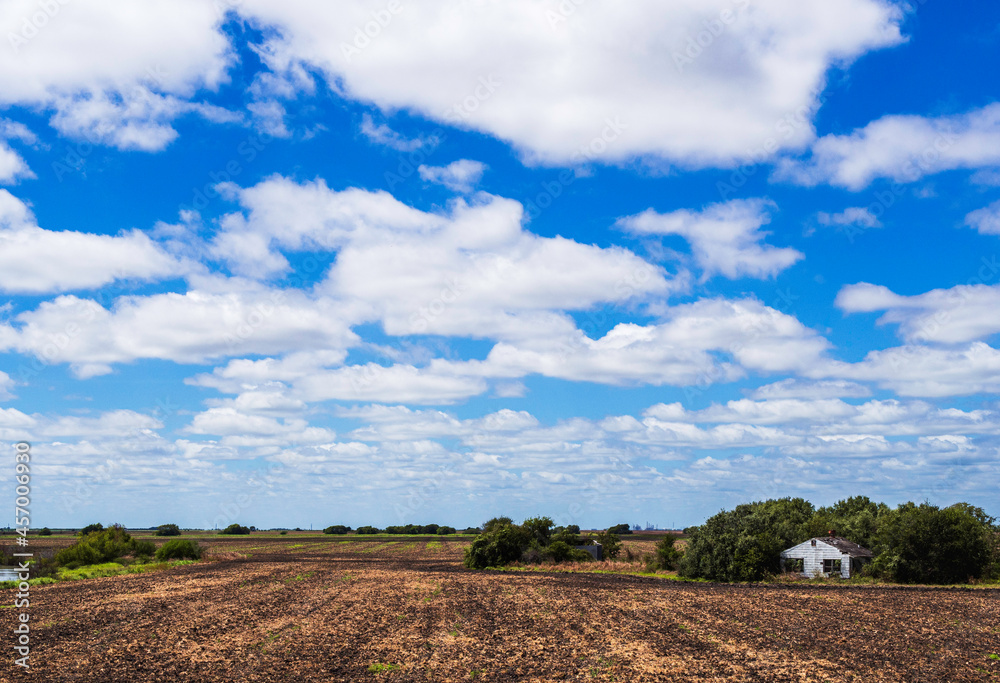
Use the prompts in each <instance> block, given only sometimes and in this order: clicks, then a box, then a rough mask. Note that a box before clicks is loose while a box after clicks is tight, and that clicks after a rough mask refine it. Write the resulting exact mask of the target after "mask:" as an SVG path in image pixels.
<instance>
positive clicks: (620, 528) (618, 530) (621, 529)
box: [608, 524, 632, 536]
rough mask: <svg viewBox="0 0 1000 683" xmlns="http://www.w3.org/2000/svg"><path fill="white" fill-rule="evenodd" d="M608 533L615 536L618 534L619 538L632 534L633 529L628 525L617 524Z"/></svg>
mask: <svg viewBox="0 0 1000 683" xmlns="http://www.w3.org/2000/svg"><path fill="white" fill-rule="evenodd" d="M608 531H609V532H611V533H613V534H618V535H619V536H625V535H627V534H630V533H632V527H630V526H629V525H628V524H615V525H614V526H613V527H611V528H610V529H608Z"/></svg>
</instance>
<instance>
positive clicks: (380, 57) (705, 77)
mask: <svg viewBox="0 0 1000 683" xmlns="http://www.w3.org/2000/svg"><path fill="white" fill-rule="evenodd" d="M238 11H239V12H240V13H241V14H243V15H244V16H252V17H254V18H255V19H256V20H257V21H259V22H261V23H263V24H265V25H268V26H273V27H275V29H276V31H275V33H274V35H273V36H269V37H268V38H266V42H267V44H268V49H269V50H271V51H273V52H284V53H286V54H287V55H288V59H299V60H301V61H303V62H305V63H308V64H310V65H312V66H313V67H315V68H316V69H319V70H321V71H322V72H323V73H325V75H326V78H327V80H328V82H329V83H330V84H331V85H333V86H334V87H335V88H337V89H338V90H339V91H341V92H343V93H344V94H345V95H347V96H348V97H351V98H353V99H356V100H360V101H363V102H369V103H373V104H375V105H377V106H379V107H380V108H382V109H383V110H386V111H393V110H397V109H407V110H410V111H412V112H416V113H419V114H421V115H423V116H426V117H428V118H431V119H434V120H438V121H442V122H446V123H449V124H452V125H457V126H460V127H464V128H470V129H474V130H478V131H482V132H485V133H489V134H491V135H494V136H496V137H498V138H501V139H503V140H507V141H509V142H511V143H512V144H513V145H515V146H516V147H517V148H518V149H520V150H521V151H522V153H523V155H524V156H525V158H527V159H529V160H532V161H538V162H542V163H553V164H566V163H574V162H578V161H580V160H586V159H601V160H607V161H618V160H623V159H627V158H629V157H631V156H634V155H651V156H657V157H661V158H664V159H667V160H670V161H676V162H679V163H683V164H689V165H695V166H700V165H710V164H722V165H728V164H732V163H734V162H735V161H737V160H741V159H746V158H748V155H750V154H751V152H750V151H748V150H754V149H762V148H764V146H765V144H766V143H767V142H768V141H770V142H773V143H776V146H778V147H782V148H797V147H800V146H802V145H804V144H806V143H808V142H809V141H810V139H811V138H812V135H813V131H812V128H811V126H810V125H808V124H807V125H804V126H791V125H788V124H787V122H786V125H785V128H782V127H781V123H782V121H783V120H784V119H786V118H789V117H792V116H793V115H794V114H795V113H796V112H799V111H802V110H806V111H811V110H813V109H815V107H816V105H817V101H816V93H817V91H818V89H819V86H821V84H822V83H823V79H824V77H825V74H826V72H827V70H828V69H829V67H830V66H831V65H832V64H834V63H843V62H846V61H850V60H851V59H853V58H855V57H857V56H859V55H861V54H864V53H865V52H867V51H869V50H872V49H877V48H880V47H884V46H888V45H894V44H896V43H898V42H900V40H901V36H900V34H899V28H898V23H899V21H900V18H901V13H900V12H899V10H898V9H897V8H895V7H894V6H892V5H890V4H888V3H881V2H875V1H874V0H847V1H846V2H842V3H839V4H838V5H837V7H836V8H834V7H832V6H830V5H829V4H828V3H824V2H820V1H819V0H807V1H805V2H803V1H802V0H797V1H794V0H763V1H762V2H755V3H753V4H752V5H751V4H750V3H742V2H738V3H735V4H734V3H730V2H712V3H703V2H702V3H673V4H670V5H667V6H664V5H663V4H662V3H658V2H655V0H644V1H643V2H639V3H633V4H631V5H630V6H629V7H628V9H627V10H625V11H623V10H622V8H620V7H611V6H607V5H604V4H602V3H583V4H577V5H576V6H575V7H574V11H573V12H572V15H571V16H565V15H560V14H559V8H558V7H555V6H553V5H549V4H545V3H537V2H532V1H531V0H512V1H510V2H504V3H493V4H483V3H476V4H469V3H466V2H462V1H461V0H450V1H448V2H419V3H418V4H417V5H416V6H414V5H402V6H400V9H399V11H398V12H392V11H391V10H389V9H387V8H386V6H385V5H384V4H378V3H375V2H355V3H338V4H325V3H306V2H302V3H274V2H269V1H267V0H244V2H242V3H240V5H239V8H238ZM723 14H724V15H725V17H726V18H727V19H728V20H729V21H728V23H727V24H726V25H724V26H723V29H724V30H723V31H722V32H721V33H720V35H718V37H714V38H712V44H711V45H710V46H708V47H707V48H704V49H703V50H701V51H700V52H701V54H698V55H696V57H695V58H694V59H693V60H692V59H688V61H689V62H690V64H687V63H685V64H683V65H682V64H680V61H681V60H682V59H683V57H684V55H685V52H686V51H689V50H690V49H691V48H690V45H691V44H692V43H696V38H697V37H698V36H699V34H700V33H701V32H702V31H704V30H705V25H706V22H713V21H715V22H718V23H719V24H720V26H721V25H722V23H721V21H720V16H722V15H723ZM379 16H381V17H382V21H381V23H380V22H379V21H377V18H378V17H379ZM553 17H555V19H553ZM560 18H561V19H563V20H565V21H560ZM512 45H515V46H517V55H518V58H517V59H510V58H509V55H510V50H511V46H512ZM735 110H738V111H739V112H740V115H739V116H738V117H733V116H732V112H733V111H735Z"/></svg>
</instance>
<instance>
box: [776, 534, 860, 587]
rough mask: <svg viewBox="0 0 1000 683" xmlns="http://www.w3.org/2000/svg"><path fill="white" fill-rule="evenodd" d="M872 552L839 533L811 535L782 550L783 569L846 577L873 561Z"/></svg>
mask: <svg viewBox="0 0 1000 683" xmlns="http://www.w3.org/2000/svg"><path fill="white" fill-rule="evenodd" d="M871 559H872V551H871V550H868V548H862V547H861V546H860V545H858V544H857V543H852V542H851V541H848V540H847V539H846V538H840V537H839V536H827V537H820V538H811V539H809V540H808V541H805V542H804V543H799V544H798V545H797V546H794V547H792V548H789V549H788V550H786V551H784V552H782V553H781V570H782V571H787V572H798V573H800V574H802V576H806V577H808V578H813V577H817V576H825V577H830V576H840V577H841V578H844V579H849V578H851V576H852V575H854V574H856V573H857V572H859V571H861V567H862V566H864V564H865V563H866V562H871Z"/></svg>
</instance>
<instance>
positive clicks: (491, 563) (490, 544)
mask: <svg viewBox="0 0 1000 683" xmlns="http://www.w3.org/2000/svg"><path fill="white" fill-rule="evenodd" d="M487 526H489V528H490V530H489V531H483V533H482V534H480V535H479V536H477V537H476V539H475V540H474V541H473V542H472V545H471V546H470V547H469V548H468V549H466V551H465V560H464V563H465V566H466V567H469V568H470V569H485V568H486V567H500V566H503V565H507V564H510V563H511V562H515V561H516V560H519V559H520V558H521V554H522V553H523V552H524V551H525V550H526V549H527V548H528V547H529V545H530V544H531V541H532V536H531V533H530V532H528V531H526V530H524V529H522V528H521V527H520V526H517V525H516V524H506V525H489V523H487Z"/></svg>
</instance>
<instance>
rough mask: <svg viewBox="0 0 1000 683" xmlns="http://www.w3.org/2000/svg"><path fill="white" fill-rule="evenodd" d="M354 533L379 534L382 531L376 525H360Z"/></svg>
mask: <svg viewBox="0 0 1000 683" xmlns="http://www.w3.org/2000/svg"><path fill="white" fill-rule="evenodd" d="M354 533H357V534H369V535H370V534H378V533H381V532H380V531H379V530H378V527H374V526H359V527H358V530H357V531H356V532H354Z"/></svg>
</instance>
